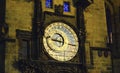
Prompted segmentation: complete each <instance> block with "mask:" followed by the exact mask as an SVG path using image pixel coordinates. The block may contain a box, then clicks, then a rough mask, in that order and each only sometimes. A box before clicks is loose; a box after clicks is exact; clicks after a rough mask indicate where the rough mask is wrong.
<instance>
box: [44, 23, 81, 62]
mask: <svg viewBox="0 0 120 73" xmlns="http://www.w3.org/2000/svg"><path fill="white" fill-rule="evenodd" d="M43 44H44V47H45V50H46V52H47V53H48V54H49V55H50V56H51V57H52V58H54V59H55V60H58V61H69V60H71V59H72V58H73V57H74V56H75V55H76V53H77V51H78V46H79V44H78V37H77V35H76V33H75V32H74V30H73V29H72V28H71V27H70V26H68V25H67V24H65V23H63V22H54V23H51V24H50V25H48V26H47V27H46V29H45V30H44V36H43Z"/></svg>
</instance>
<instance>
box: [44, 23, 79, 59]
mask: <svg viewBox="0 0 120 73" xmlns="http://www.w3.org/2000/svg"><path fill="white" fill-rule="evenodd" d="M57 22H60V23H63V24H65V25H66V26H68V27H69V28H70V29H72V31H73V32H74V33H75V35H76V37H77V40H78V47H77V52H78V50H79V38H78V34H77V32H76V29H75V28H74V26H71V25H70V24H69V23H65V22H61V21H57ZM57 22H51V23H50V24H49V25H51V24H53V23H57ZM49 25H48V26H49ZM46 28H47V27H46ZM46 28H45V29H46ZM45 29H44V30H45ZM43 41H44V37H43ZM43 44H44V43H43ZM44 48H46V47H45V45H44ZM45 51H46V49H45ZM77 52H76V54H77ZM46 53H47V54H48V56H50V54H49V53H48V51H46ZM76 54H75V55H76ZM75 55H74V56H73V57H75ZM50 57H51V58H53V59H55V58H54V57H52V56H50ZM73 57H72V58H73ZM72 58H71V59H72ZM71 59H69V60H71ZM55 60H58V59H55ZM69 60H58V61H69Z"/></svg>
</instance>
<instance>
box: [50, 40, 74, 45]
mask: <svg viewBox="0 0 120 73" xmlns="http://www.w3.org/2000/svg"><path fill="white" fill-rule="evenodd" d="M52 40H53V41H57V42H60V43H64V41H60V40H56V39H52ZM66 44H68V45H71V46H76V45H75V44H70V43H66Z"/></svg>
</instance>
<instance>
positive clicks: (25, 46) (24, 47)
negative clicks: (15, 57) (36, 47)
mask: <svg viewBox="0 0 120 73" xmlns="http://www.w3.org/2000/svg"><path fill="white" fill-rule="evenodd" d="M29 53H30V45H29V41H27V40H20V49H19V58H20V59H28V58H29V56H30V54H29Z"/></svg>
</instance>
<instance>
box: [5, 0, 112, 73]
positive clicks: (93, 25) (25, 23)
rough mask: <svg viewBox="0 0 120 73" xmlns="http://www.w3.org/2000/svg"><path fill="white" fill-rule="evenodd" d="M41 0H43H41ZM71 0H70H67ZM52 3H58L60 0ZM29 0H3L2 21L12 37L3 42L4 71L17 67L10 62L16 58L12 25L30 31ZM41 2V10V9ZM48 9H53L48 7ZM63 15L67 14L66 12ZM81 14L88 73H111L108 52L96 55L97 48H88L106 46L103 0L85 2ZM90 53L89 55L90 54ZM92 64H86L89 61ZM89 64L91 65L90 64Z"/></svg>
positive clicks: (30, 12)
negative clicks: (3, 17)
mask: <svg viewBox="0 0 120 73" xmlns="http://www.w3.org/2000/svg"><path fill="white" fill-rule="evenodd" d="M42 1H43V2H44V1H45V0H42ZM66 1H67V0H66ZM70 1H72V0H70ZM54 3H62V0H60V1H59V2H57V0H55V2H54ZM33 4H34V3H33V1H27V0H6V23H7V24H8V26H9V37H11V38H13V39H15V40H16V42H13V43H10V42H8V43H6V44H7V47H6V54H5V56H6V57H5V73H19V71H18V70H17V69H15V68H14V67H13V62H14V61H15V60H18V50H19V49H20V48H19V42H18V39H17V38H16V29H21V30H27V31H32V18H33V11H34V9H33V8H34V5H33ZM44 7H45V6H44V5H43V10H44V11H45V8H44ZM72 10H73V11H72V15H74V14H75V8H74V7H72ZM48 11H53V10H49V9H48ZM67 15H70V14H69V13H68V14H67ZM84 16H85V17H84V18H85V25H86V48H85V49H86V62H87V67H88V73H111V71H112V67H111V66H112V61H111V53H110V52H109V53H108V56H107V57H105V56H104V51H102V56H101V57H99V56H98V50H92V53H91V52H90V50H91V49H92V47H96V48H99V49H100V48H103V49H106V48H107V46H106V43H107V37H108V35H107V25H106V14H105V1H104V0H94V3H93V4H91V5H90V6H88V7H87V8H86V9H85V10H84ZM91 54H92V58H91ZM91 59H92V61H93V64H94V65H93V64H92V65H91V64H90V61H91ZM91 66H92V68H91Z"/></svg>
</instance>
